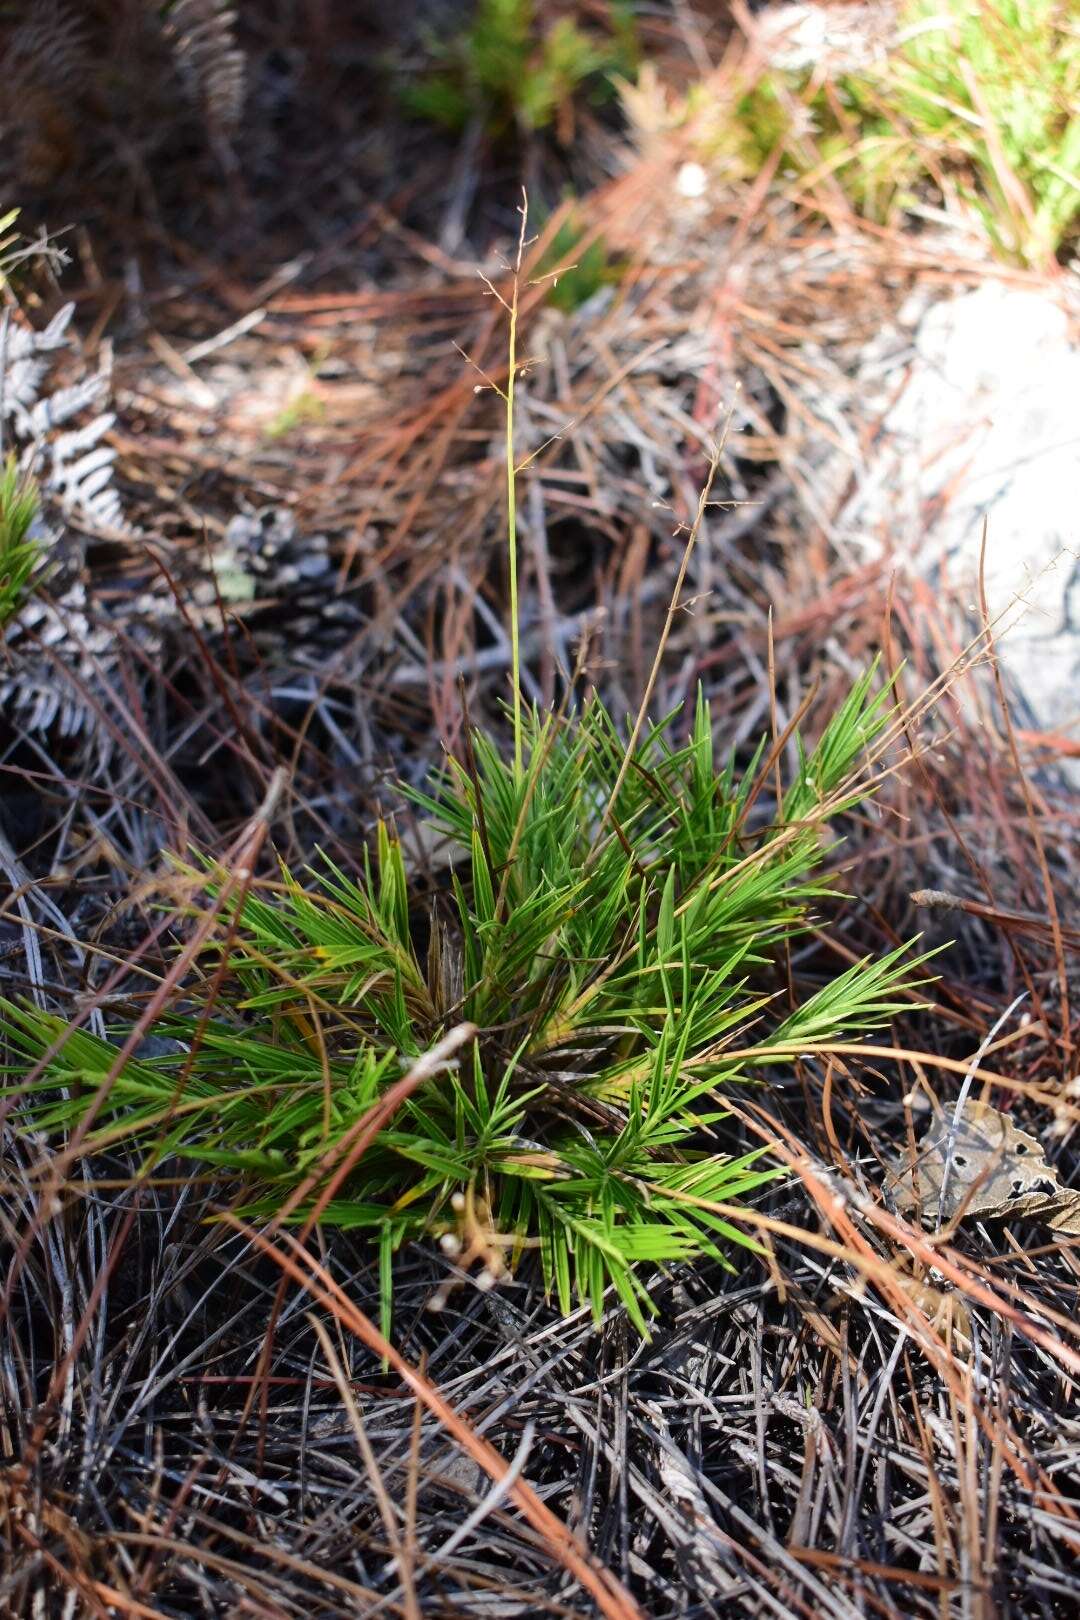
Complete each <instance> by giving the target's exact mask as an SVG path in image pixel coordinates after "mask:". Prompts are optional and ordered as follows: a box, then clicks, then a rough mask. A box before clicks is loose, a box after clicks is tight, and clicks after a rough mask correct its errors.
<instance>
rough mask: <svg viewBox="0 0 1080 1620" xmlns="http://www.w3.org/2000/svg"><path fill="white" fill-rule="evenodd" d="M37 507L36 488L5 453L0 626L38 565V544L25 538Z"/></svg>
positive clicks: (0, 494) (0, 493) (0, 488)
mask: <svg viewBox="0 0 1080 1620" xmlns="http://www.w3.org/2000/svg"><path fill="white" fill-rule="evenodd" d="M37 509H38V496H37V489H36V488H35V486H34V484H33V482H32V481H31V480H30V479H28V478H26V477H24V476H23V474H22V473H20V471H19V465H18V462H17V461H16V459H15V457H14V456H9V457H8V459H7V461H6V462H5V464H4V470H3V472H2V473H0V627H2V626H3V625H5V624H7V623H8V621H9V620H10V619H13V618H14V617H15V615H16V613H18V611H19V609H20V608H21V607H22V606H23V604H24V602H25V601H26V599H27V597H28V596H29V595H30V593H31V591H32V590H33V586H34V577H35V575H36V574H38V572H39V569H40V564H41V556H42V547H41V544H40V543H39V542H38V541H37V540H32V539H28V538H27V537H28V535H29V532H30V526H31V524H32V523H33V521H34V518H35V517H36V515H37Z"/></svg>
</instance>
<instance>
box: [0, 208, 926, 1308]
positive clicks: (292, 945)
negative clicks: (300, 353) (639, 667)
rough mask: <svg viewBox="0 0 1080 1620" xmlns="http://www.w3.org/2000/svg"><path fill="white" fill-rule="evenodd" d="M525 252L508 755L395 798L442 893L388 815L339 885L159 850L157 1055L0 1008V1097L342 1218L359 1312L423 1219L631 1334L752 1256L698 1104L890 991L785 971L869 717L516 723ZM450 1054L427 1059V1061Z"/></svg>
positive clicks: (816, 1040) (815, 1042)
mask: <svg viewBox="0 0 1080 1620" xmlns="http://www.w3.org/2000/svg"><path fill="white" fill-rule="evenodd" d="M524 248H525V234H524V215H523V222H522V235H521V241H520V243H519V254H518V261H517V269H516V272H515V273H514V274H513V276H512V278H511V281H512V289H511V291H510V294H509V296H508V297H504V296H503V293H502V292H501V291H500V290H499V289H498V288H496V287H495V286H494V285H493V284H492V286H491V291H492V293H493V294H494V296H495V297H496V298H498V299H499V301H500V302H501V303H502V304H503V306H504V308H505V310H506V312H507V317H508V324H509V334H510V365H509V379H508V382H507V384H506V386H505V388H504V387H502V386H500V385H499V384H496V383H493V384H492V386H494V387H496V388H497V390H498V392H499V393H500V394H501V395H502V398H503V401H504V405H505V410H506V421H507V438H506V461H507V496H508V513H507V516H508V554H509V562H510V582H511V620H512V625H511V628H512V630H513V632H514V634H513V637H512V643H511V646H512V687H511V705H510V716H509V723H510V729H511V733H512V746H511V747H509V748H508V749H507V750H506V751H504V749H503V748H502V746H501V745H500V743H499V742H498V740H497V739H496V738H495V737H494V736H492V735H489V734H488V733H486V732H483V731H474V732H472V733H470V734H469V736H468V738H467V741H466V745H465V747H464V750H463V752H462V754H461V756H460V757H459V758H450V759H448V760H447V762H446V765H445V768H444V771H443V773H442V776H441V778H439V779H438V780H437V781H435V782H433V783H432V784H431V785H430V788H429V790H428V791H426V792H420V791H406V790H402V811H403V813H404V812H405V811H406V810H407V811H408V812H409V814H411V815H419V816H420V817H422V818H423V819H424V820H425V821H426V823H427V826H428V831H429V834H430V833H431V832H432V831H437V832H438V833H439V834H441V835H442V836H443V837H444V838H445V839H446V840H447V841H448V843H449V846H450V848H451V850H452V851H453V864H452V870H451V874H450V877H449V880H448V882H447V883H446V884H445V885H444V886H443V887H442V888H441V889H440V890H439V891H438V892H437V893H436V894H435V896H434V897H433V898H432V897H431V896H430V895H429V896H427V897H423V896H422V894H421V890H420V889H419V888H418V887H417V885H416V884H415V883H414V881H413V879H412V878H411V876H410V870H409V866H408V863H407V861H406V858H405V854H404V852H403V848H402V845H401V843H400V842H399V840H398V838H397V837H396V836H395V835H394V833H393V831H392V830H391V829H390V828H389V827H388V826H386V825H380V826H379V828H378V834H377V838H376V840H375V847H374V850H373V851H372V852H371V853H370V855H369V857H368V858H367V860H366V861H365V863H364V865H363V867H362V869H361V870H360V871H359V872H345V871H342V870H341V869H340V868H339V867H337V866H334V865H332V864H331V863H330V862H329V861H326V860H323V861H321V862H320V863H319V864H318V867H317V870H315V871H312V872H309V873H306V874H304V875H303V877H302V878H301V877H298V876H297V875H295V874H293V873H291V872H289V871H288V870H286V869H284V868H283V869H282V870H281V871H280V875H279V877H278V879H277V880H276V881H275V882H267V883H264V884H261V885H259V886H257V887H251V888H249V887H248V880H249V879H250V873H248V874H247V876H246V877H241V876H238V874H236V873H234V872H232V871H230V870H229V869H228V868H227V867H225V866H221V865H215V864H213V863H210V864H208V865H205V866H202V867H197V868H191V869H188V871H187V877H188V880H189V884H190V892H192V893H198V892H199V890H200V889H204V890H205V891H206V892H207V893H208V894H209V896H210V899H211V902H212V910H211V912H210V913H209V914H206V913H205V911H204V912H203V914H202V915H201V917H200V929H201V930H202V931H201V933H199V934H198V935H197V936H196V938H197V939H199V940H200V941H201V950H200V952H199V954H198V957H197V961H198V967H199V971H198V973H197V974H196V975H195V976H194V977H193V978H191V977H189V979H188V980H187V981H186V982H185V983H184V985H183V989H182V996H183V1000H182V1001H177V1000H176V999H175V998H174V1000H173V1001H172V1002H171V1003H166V1004H165V1008H164V1010H163V1011H162V1012H161V1013H160V1015H159V1016H158V1017H157V1018H156V1020H155V1021H154V1025H153V1029H154V1034H155V1036H156V1037H158V1040H157V1053H156V1055H143V1054H142V1053H138V1052H136V1051H135V1048H136V1046H137V1045H138V1041H139V1037H140V1035H141V1034H143V1033H145V1029H144V1027H143V1026H142V1025H138V1024H136V1023H135V1022H134V1021H132V1020H129V1021H128V1022H126V1023H121V1024H120V1025H119V1026H118V1027H116V1028H114V1029H112V1030H110V1031H109V1032H108V1035H109V1038H108V1039H99V1038H97V1037H96V1036H94V1035H91V1034H90V1033H88V1032H87V1031H85V1030H84V1029H82V1028H74V1027H70V1026H67V1025H66V1024H65V1022H64V1020H63V1019H62V1018H60V1017H58V1016H56V1015H53V1014H50V1013H47V1012H43V1011H41V1010H39V1009H36V1008H32V1007H30V1006H28V1005H16V1004H14V1003H11V1002H7V1003H3V1004H0V1033H2V1034H3V1036H4V1037H5V1039H6V1043H7V1045H8V1048H9V1052H10V1054H11V1057H10V1059H9V1064H8V1071H7V1072H8V1074H9V1076H10V1080H11V1083H10V1084H9V1086H8V1087H7V1093H8V1095H9V1096H11V1097H12V1098H17V1099H18V1100H19V1101H20V1103H21V1106H22V1109H23V1117H24V1119H25V1120H26V1121H27V1122H28V1123H29V1124H31V1125H33V1126H34V1127H35V1128H38V1129H41V1130H44V1131H47V1132H51V1133H59V1132H63V1131H65V1130H67V1129H69V1128H71V1127H74V1126H78V1127H79V1128H80V1132H81V1139H80V1144H79V1146H80V1151H81V1152H84V1153H95V1152H100V1151H104V1150H107V1149H111V1148H114V1147H116V1146H117V1145H118V1144H127V1145H129V1146H134V1147H135V1148H137V1149H139V1150H141V1152H142V1154H143V1155H144V1168H145V1171H146V1173H150V1172H152V1171H154V1170H155V1169H156V1168H157V1167H159V1166H160V1165H161V1164H162V1163H163V1162H164V1161H165V1160H166V1159H177V1158H178V1159H180V1160H181V1161H183V1162H185V1163H187V1164H190V1165H192V1166H196V1167H201V1168H202V1169H203V1170H204V1171H206V1172H209V1173H212V1174H213V1175H214V1176H217V1177H221V1178H224V1179H226V1180H227V1181H230V1182H231V1184H232V1191H231V1194H230V1197H231V1201H232V1207H233V1208H234V1209H236V1210H238V1211H239V1212H240V1213H241V1214H243V1215H244V1216H245V1217H247V1218H248V1219H266V1218H270V1217H274V1218H278V1219H281V1218H285V1219H289V1220H292V1221H300V1220H307V1219H311V1220H313V1219H316V1218H318V1219H321V1220H322V1221H323V1222H325V1223H329V1224H336V1225H339V1226H346V1227H352V1228H359V1229H361V1230H363V1231H365V1232H367V1233H368V1234H370V1237H371V1239H372V1242H373V1243H374V1244H376V1245H377V1246H378V1250H379V1253H380V1256H381V1264H382V1286H383V1310H384V1318H388V1317H389V1312H390V1307H391V1301H392V1262H393V1255H394V1253H395V1251H396V1250H397V1249H398V1248H399V1247H400V1245H401V1244H402V1243H404V1242H406V1241H409V1240H412V1239H418V1238H422V1237H425V1236H430V1237H434V1238H436V1239H438V1240H440V1241H441V1242H442V1244H443V1246H444V1248H446V1249H447V1251H448V1252H449V1253H451V1254H457V1255H461V1256H462V1259H463V1264H464V1263H468V1264H472V1263H475V1262H476V1261H477V1260H482V1262H483V1268H484V1269H483V1272H482V1273H481V1277H486V1280H487V1281H488V1282H491V1281H493V1280H495V1279H496V1278H497V1277H499V1276H500V1275H502V1274H503V1272H504V1271H506V1270H510V1269H513V1267H514V1266H515V1264H516V1263H517V1261H518V1260H519V1259H520V1257H521V1256H522V1255H523V1254H525V1253H526V1252H529V1251H534V1250H535V1251H538V1254H539V1261H540V1267H541V1271H542V1275H543V1278H544V1282H545V1284H546V1287H547V1289H548V1291H549V1292H550V1293H552V1294H554V1296H555V1297H556V1299H557V1300H558V1303H559V1305H560V1306H561V1308H562V1309H563V1310H569V1309H570V1308H571V1306H572V1304H573V1302H574V1299H575V1298H577V1299H579V1300H583V1301H587V1302H589V1303H590V1304H591V1306H592V1308H593V1310H594V1312H595V1313H596V1314H597V1316H599V1314H600V1311H601V1308H602V1302H603V1298H604V1295H605V1292H606V1291H607V1289H608V1288H614V1290H615V1292H616V1293H617V1295H618V1297H619V1298H620V1299H621V1301H622V1302H623V1304H624V1305H625V1308H626V1310H627V1312H628V1314H629V1316H630V1318H631V1319H632V1320H633V1321H634V1322H635V1323H636V1324H637V1326H638V1327H639V1328H640V1329H641V1330H643V1331H644V1330H645V1329H646V1327H647V1316H648V1312H649V1309H650V1305H649V1295H648V1292H647V1288H646V1284H645V1280H644V1278H643V1275H642V1273H643V1270H645V1269H647V1268H649V1267H654V1266H656V1265H660V1264H672V1263H676V1262H681V1261H687V1260H691V1259H693V1258H695V1257H699V1256H711V1257H713V1258H715V1259H718V1260H721V1261H723V1262H724V1263H727V1264H730V1261H729V1260H727V1258H726V1255H725V1251H726V1250H730V1249H731V1248H732V1247H738V1246H740V1245H742V1246H744V1247H746V1246H749V1247H753V1242H752V1239H751V1238H750V1237H748V1235H747V1233H746V1231H745V1230H744V1229H743V1227H742V1226H740V1225H739V1224H738V1220H737V1218H733V1217H737V1215H738V1210H739V1201H740V1200H741V1199H743V1198H745V1196H746V1194H748V1193H749V1192H751V1191H753V1190H754V1189H755V1188H759V1187H760V1186H761V1185H762V1184H763V1183H764V1182H765V1181H767V1180H768V1179H769V1178H770V1177H771V1176H772V1175H773V1174H774V1172H773V1171H772V1170H770V1169H769V1168H768V1167H766V1166H764V1165H763V1164H762V1163H761V1162H760V1157H759V1154H760V1150H759V1151H758V1152H752V1153H750V1154H745V1153H740V1154H737V1155H736V1156H734V1157H732V1156H731V1155H730V1154H729V1153H728V1152H727V1151H726V1150H725V1135H724V1121H725V1118H726V1117H727V1114H726V1109H725V1105H724V1100H723V1099H724V1094H725V1090H727V1089H729V1088H730V1087H731V1086H733V1085H734V1084H736V1083H739V1084H743V1085H745V1084H750V1083H762V1082H764V1081H766V1080H767V1078H768V1076H769V1074H770V1072H775V1070H776V1069H777V1067H778V1066H779V1067H784V1066H789V1065H790V1064H791V1062H792V1061H793V1059H794V1058H795V1056H796V1055H797V1054H798V1053H799V1052H803V1051H806V1050H810V1051H814V1052H819V1053H821V1052H826V1051H828V1050H829V1048H830V1043H835V1042H836V1041H838V1040H842V1039H845V1038H848V1039H850V1038H851V1037H852V1036H856V1035H864V1034H866V1033H867V1032H869V1031H872V1030H874V1029H877V1028H880V1027H881V1026H882V1025H883V1024H885V1023H886V1022H888V1020H889V1019H891V1018H892V1016H893V1015H894V1014H895V1013H896V1012H897V1011H899V1010H900V1008H901V1006H902V1005H906V1004H907V1000H906V996H907V992H906V990H905V989H904V987H905V985H907V983H908V982H909V976H910V973H911V970H912V968H913V967H914V966H915V963H914V962H913V961H911V960H910V959H909V958H908V957H907V956H906V953H905V952H904V951H902V950H901V951H895V952H893V953H891V954H888V955H886V956H884V957H882V958H880V959H878V960H864V961H859V962H857V963H855V964H854V965H853V966H851V967H849V968H848V969H847V970H846V971H844V972H842V973H840V974H839V975H837V976H835V977H828V976H825V977H824V978H823V979H821V980H819V982H818V983H817V984H816V986H815V985H813V984H811V985H809V986H808V985H807V984H806V982H805V979H804V977H803V976H802V975H801V974H800V973H799V972H796V971H795V970H794V969H792V967H791V963H790V956H789V955H788V952H789V948H790V946H791V944H792V943H793V942H794V941H796V940H798V939H800V938H803V939H805V937H806V936H807V934H808V933H809V931H810V930H811V929H812V928H814V927H815V926H816V925H817V913H818V910H819V908H820V906H821V904H822V902H823V901H824V900H825V899H826V897H827V896H828V895H829V894H830V893H831V892H832V888H831V884H830V883H829V881H828V877H827V872H826V860H827V858H829V859H831V858H832V851H831V847H830V845H829V844H828V842H827V839H826V832H827V829H828V827H829V825H830V823H831V822H832V821H833V820H834V819H835V818H836V817H838V816H840V815H842V814H843V813H844V812H845V811H847V810H848V809H850V808H851V807H852V806H853V805H855V804H856V803H857V802H859V800H860V799H862V798H863V797H864V796H865V794H866V792H867V791H868V788H869V785H870V783H871V781H872V778H873V775H874V772H875V771H876V770H877V769H878V768H879V766H880V762H881V758H882V754H883V750H884V748H885V746H886V744H887V742H888V739H889V736H890V734H891V733H892V731H893V727H892V720H891V716H890V713H889V711H888V710H887V709H886V707H885V705H884V701H883V699H884V694H883V693H875V673H876V672H875V670H874V669H871V670H869V671H868V672H867V673H866V674H865V675H864V676H863V677H862V678H861V679H860V680H858V681H857V682H856V683H855V685H854V687H853V689H852V691H851V693H850V695H849V697H848V698H847V701H846V702H845V703H844V704H843V705H842V707H841V708H840V710H839V712H838V713H837V714H835V715H834V717H833V719H832V721H831V723H830V724H829V725H828V726H827V728H826V730H825V732H824V735H823V736H822V738H821V740H820V741H819V742H818V744H817V746H816V747H814V748H812V749H809V750H804V749H803V748H802V747H801V746H799V747H798V751H797V752H798V760H799V763H798V768H797V770H796V771H795V772H794V774H793V778H792V780H791V781H790V783H789V785H788V786H787V788H786V789H785V790H784V791H783V792H782V793H780V792H779V789H778V788H777V786H776V783H777V759H778V750H774V749H768V748H767V744H766V741H765V740H764V739H763V740H762V743H761V745H760V746H759V748H758V750H757V752H756V754H755V756H754V757H753V758H752V759H750V760H749V761H748V762H747V764H746V766H745V768H744V769H743V770H741V771H740V770H738V769H737V768H736V762H735V760H734V758H733V757H730V756H729V757H725V758H719V757H718V756H717V753H716V748H715V743H714V735H713V725H712V720H711V716H710V713H709V707H708V704H707V703H706V702H705V701H704V699H703V698H702V697H701V696H699V697H698V700H697V704H696V707H695V710H694V714H693V717H692V719H691V720H690V722H689V724H688V725H687V726H685V728H684V729H683V731H682V740H681V741H673V740H672V738H673V737H675V736H677V734H678V732H679V730H680V728H681V726H682V722H681V721H680V718H679V716H678V715H666V716H663V717H662V718H661V719H659V720H658V721H656V722H655V723H654V722H650V721H649V720H648V719H647V718H646V712H647V703H646V701H643V703H642V706H641V709H640V711H639V713H638V716H637V719H636V720H635V721H634V723H633V724H627V725H625V726H624V725H620V724H618V723H617V722H616V721H615V720H614V719H613V718H612V716H611V715H610V714H609V713H608V711H607V709H606V708H605V707H604V705H603V703H602V702H601V701H600V700H599V698H598V697H597V696H595V695H592V696H589V697H587V698H585V699H584V700H583V701H581V702H580V703H579V704H577V705H574V704H572V703H569V702H568V704H567V706H566V708H565V709H563V710H560V711H558V712H555V713H540V712H538V711H536V710H529V709H527V707H526V706H525V704H524V702H523V700H522V696H521V683H520V678H519V676H520V642H519V637H518V635H517V628H518V572H517V535H516V499H515V484H516V479H517V476H518V471H519V469H518V466H517V464H516V462H515V450H514V396H515V388H516V379H517V371H518V361H517V340H518V330H517V317H518V309H519V298H518V294H519V288H520V283H521V275H520V272H521V263H522V254H523V252H524ZM706 500H707V491H706V494H705V495H703V497H702V501H701V506H700V508H699V514H698V519H697V522H698V523H700V521H701V515H702V513H703V512H704V510H705V505H706ZM696 527H697V525H696V524H695V527H694V529H693V530H692V531H691V533H690V535H689V538H688V541H687V554H689V548H690V547H691V546H692V545H693V543H694V538H695V534H696ZM684 566H685V565H684ZM681 581H682V574H680V585H681ZM677 591H678V587H677ZM676 594H677V593H676ZM674 611H675V608H674V604H673V607H672V613H674ZM669 624H670V619H669ZM665 636H666V632H665ZM663 644H664V642H663V639H662V641H661V646H660V649H659V650H658V652H657V665H658V664H659V659H660V655H661V652H662V650H663ZM651 690H652V681H650V684H649V691H650V692H651ZM795 741H796V742H797V739H795ZM507 755H509V757H507ZM778 794H779V797H778V796H777V795H778ZM448 1040H449V1041H453V1042H456V1046H457V1049H458V1056H457V1057H455V1059H454V1060H453V1061H452V1062H443V1063H440V1064H439V1065H437V1066H435V1065H433V1063H432V1061H431V1056H430V1055H431V1054H432V1052H433V1050H434V1051H439V1050H445V1048H446V1043H447V1042H448ZM403 1077H405V1079H403ZM413 1079H415V1081H416V1083H412V1080H413ZM407 1082H408V1083H407ZM380 1108H382V1109H383V1110H384V1116H383V1117H381V1118H380V1120H379V1128H378V1129H377V1130H375V1129H374V1127H372V1128H371V1130H369V1131H368V1138H369V1139H366V1140H365V1144H364V1151H363V1153H362V1154H361V1155H360V1157H359V1158H358V1159H355V1158H350V1154H351V1153H352V1150H353V1147H354V1145H355V1144H356V1143H357V1141H358V1140H359V1139H360V1136H361V1134H362V1133H363V1132H364V1131H365V1129H366V1128H367V1126H368V1125H369V1123H370V1122H371V1121H372V1119H373V1110H374V1111H377V1110H379V1109H380Z"/></svg>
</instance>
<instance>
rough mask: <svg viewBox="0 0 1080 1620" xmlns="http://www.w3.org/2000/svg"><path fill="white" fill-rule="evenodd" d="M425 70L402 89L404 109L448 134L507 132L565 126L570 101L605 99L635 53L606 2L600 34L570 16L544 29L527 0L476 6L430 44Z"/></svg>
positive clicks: (625, 26) (485, 1)
mask: <svg viewBox="0 0 1080 1620" xmlns="http://www.w3.org/2000/svg"><path fill="white" fill-rule="evenodd" d="M430 53H431V57H432V64H431V67H430V69H429V71H427V72H426V73H424V74H423V75H422V76H421V77H419V78H418V79H417V80H416V81H415V82H413V83H412V84H410V85H409V86H407V88H406V90H405V92H404V98H405V102H406V105H407V106H408V107H409V108H410V109H411V110H412V111H413V112H415V113H416V114H417V115H418V116H420V117H424V118H429V119H431V120H432V121H433V122H434V123H438V124H443V125H445V126H446V127H447V128H450V129H464V128H465V126H466V125H467V124H469V123H470V122H472V121H473V120H474V119H480V120H481V122H482V123H483V124H484V125H485V127H486V128H488V129H489V130H492V131H494V132H498V131H499V130H501V129H505V128H507V127H511V126H517V127H518V128H521V129H524V130H538V129H546V128H547V127H548V126H550V125H551V124H553V123H557V124H558V125H560V126H561V127H562V128H563V129H568V127H569V126H570V122H571V121H570V119H569V116H568V115H569V112H570V109H571V107H572V104H573V101H574V99H575V97H576V96H578V95H580V94H587V95H590V96H594V97H596V96H599V97H600V98H603V97H605V96H607V95H610V94H611V83H612V78H613V76H614V75H616V74H621V75H624V76H625V75H628V74H631V73H632V72H633V70H634V65H635V62H636V55H637V47H636V40H635V31H634V26H633V20H632V16H631V13H630V10H629V8H628V7H627V6H626V5H623V4H620V3H618V0H613V3H612V4H611V6H610V27H609V30H608V31H607V32H606V33H604V34H601V33H598V32H597V31H596V30H594V29H585V28H582V27H581V26H580V25H579V24H578V23H577V22H575V21H574V19H573V18H572V17H566V16H564V17H559V18H557V19H556V20H555V21H554V22H551V23H550V24H548V25H546V26H544V25H543V24H542V22H541V19H540V17H539V16H538V14H537V8H536V6H535V5H534V3H533V0H477V4H476V9H475V13H474V16H473V20H472V22H471V23H470V25H469V27H468V28H466V29H465V30H464V31H463V33H462V34H461V36H460V37H459V38H458V39H456V40H454V41H453V42H451V43H443V42H434V41H433V42H432V44H431V47H430Z"/></svg>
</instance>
